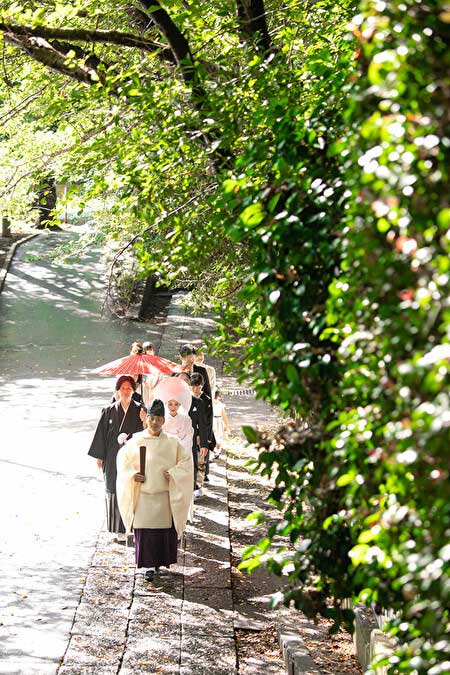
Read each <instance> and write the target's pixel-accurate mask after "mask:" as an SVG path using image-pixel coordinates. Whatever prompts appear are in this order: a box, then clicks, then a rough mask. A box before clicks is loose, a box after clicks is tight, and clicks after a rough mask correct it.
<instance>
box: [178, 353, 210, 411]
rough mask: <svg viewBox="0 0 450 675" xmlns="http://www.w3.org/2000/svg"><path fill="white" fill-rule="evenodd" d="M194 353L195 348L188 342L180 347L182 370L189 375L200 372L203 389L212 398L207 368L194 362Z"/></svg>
mask: <svg viewBox="0 0 450 675" xmlns="http://www.w3.org/2000/svg"><path fill="white" fill-rule="evenodd" d="M195 354H196V349H195V347H194V346H193V345H190V344H188V345H183V346H182V347H180V358H181V368H182V369H183V372H185V373H188V374H189V375H193V373H200V375H202V377H203V391H204V392H205V394H206V395H207V396H209V398H210V399H211V400H212V397H211V385H210V382H209V377H208V373H207V370H206V368H205V367H204V366H200V365H198V364H197V363H195Z"/></svg>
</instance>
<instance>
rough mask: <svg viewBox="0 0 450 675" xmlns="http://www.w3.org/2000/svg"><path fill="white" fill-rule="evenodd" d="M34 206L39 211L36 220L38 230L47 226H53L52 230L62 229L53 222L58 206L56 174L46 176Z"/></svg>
mask: <svg viewBox="0 0 450 675" xmlns="http://www.w3.org/2000/svg"><path fill="white" fill-rule="evenodd" d="M34 207H35V208H37V209H38V211H39V213H38V217H37V219H36V222H35V227H36V228H37V229H38V230H45V229H47V228H51V229H52V230H60V229H61V228H60V227H59V226H58V225H54V224H53V222H52V221H53V216H54V212H55V207H56V181H55V178H54V176H46V177H45V178H44V179H43V181H42V183H41V184H40V187H39V190H38V196H37V199H36V202H35V205H34Z"/></svg>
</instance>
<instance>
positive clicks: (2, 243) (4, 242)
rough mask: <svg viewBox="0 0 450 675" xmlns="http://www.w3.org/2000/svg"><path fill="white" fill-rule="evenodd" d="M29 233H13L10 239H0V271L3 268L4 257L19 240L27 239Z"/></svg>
mask: <svg viewBox="0 0 450 675" xmlns="http://www.w3.org/2000/svg"><path fill="white" fill-rule="evenodd" d="M29 234H30V232H14V233H13V234H12V235H11V237H0V270H1V269H2V268H3V264H4V262H5V258H6V255H7V253H8V251H9V248H10V246H12V245H13V244H14V243H15V242H16V241H18V240H19V239H23V238H24V237H28V235H29Z"/></svg>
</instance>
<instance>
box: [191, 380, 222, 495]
mask: <svg viewBox="0 0 450 675" xmlns="http://www.w3.org/2000/svg"><path fill="white" fill-rule="evenodd" d="M191 391H192V396H193V398H194V397H196V398H199V399H200V400H201V401H203V406H204V409H205V420H206V427H207V434H208V443H207V453H206V456H205V457H204V463H203V461H200V464H201V465H202V467H203V482H204V483H209V455H210V452H213V451H214V448H215V447H216V439H215V437H214V432H213V405H212V401H211V397H210V396H208V394H206V392H205V391H204V380H203V375H202V374H201V373H193V374H192V376H191ZM202 459H203V458H202V457H201V460H202Z"/></svg>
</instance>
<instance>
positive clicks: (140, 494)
mask: <svg viewBox="0 0 450 675" xmlns="http://www.w3.org/2000/svg"><path fill="white" fill-rule="evenodd" d="M142 445H145V447H146V456H145V481H144V482H143V483H137V482H136V481H135V480H134V474H135V473H139V470H140V451H139V448H140V446H142ZM165 471H168V472H169V474H170V478H169V480H167V478H166V477H165V475H164V472H165ZM193 481H194V478H193V461H192V452H187V451H186V450H185V448H184V447H183V445H182V444H181V443H180V442H179V441H178V439H177V438H175V437H174V436H169V435H167V434H165V433H164V432H161V433H160V435H159V436H150V434H149V433H148V431H147V430H146V431H143V432H139V433H137V434H134V435H133V437H132V438H131V439H130V440H129V441H128V442H127V443H126V444H125V445H124V446H123V448H121V449H120V450H119V453H118V455H117V486H116V494H117V503H118V506H119V510H120V514H121V516H122V520H123V522H124V524H125V527H126V530H127V532H130V531H131V527H134V528H136V529H137V528H142V529H147V528H148V529H165V528H170V527H172V520H173V524H174V526H175V529H176V531H177V534H178V536H181V535H182V534H183V532H184V530H185V528H186V520H187V516H188V512H189V507H190V504H191V498H192V486H193Z"/></svg>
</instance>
